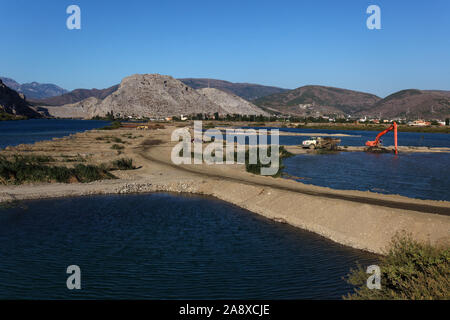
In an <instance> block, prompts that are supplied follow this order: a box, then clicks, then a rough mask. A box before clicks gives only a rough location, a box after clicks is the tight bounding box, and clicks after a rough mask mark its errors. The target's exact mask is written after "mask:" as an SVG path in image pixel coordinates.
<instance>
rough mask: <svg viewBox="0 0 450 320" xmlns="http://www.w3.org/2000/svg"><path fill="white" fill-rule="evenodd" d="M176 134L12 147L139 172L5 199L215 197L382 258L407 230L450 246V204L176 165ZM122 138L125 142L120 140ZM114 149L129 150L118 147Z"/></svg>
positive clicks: (6, 189)
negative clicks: (125, 163) (127, 161)
mask: <svg viewBox="0 0 450 320" xmlns="http://www.w3.org/2000/svg"><path fill="white" fill-rule="evenodd" d="M174 129H175V127H174V126H172V127H166V128H163V129H157V130H150V131H136V130H134V129H126V128H122V129H118V130H111V131H108V132H105V131H100V130H91V131H88V132H84V133H78V134H75V135H72V136H69V137H65V138H60V139H54V140H53V141H45V142H38V143H35V144H33V145H20V146H17V147H8V148H6V150H3V151H1V153H0V154H1V155H5V156H8V155H13V154H17V153H19V154H40V155H49V156H52V157H54V158H57V159H58V161H61V162H62V161H64V159H65V156H75V155H79V156H80V157H82V158H83V159H84V161H85V162H86V163H89V164H100V163H103V162H104V161H105V160H108V161H114V160H117V159H120V158H123V157H127V158H131V159H133V162H134V163H135V165H136V166H138V167H140V168H139V169H137V170H129V171H114V172H113V174H114V175H115V176H117V177H118V178H119V179H117V180H108V181H97V182H92V183H87V184H79V183H74V184H28V185H19V186H12V185H6V186H5V185H3V186H0V202H5V201H14V200H24V199H42V198H54V197H65V196H83V195H92V194H114V193H119V194H124V193H145V192H157V191H168V192H188V193H195V194H203V195H208V196H213V197H216V198H219V199H221V200H224V201H227V202H230V203H233V204H235V205H237V206H240V207H242V208H245V209H248V210H250V211H252V212H255V213H258V214H261V215H263V216H265V217H268V218H270V219H273V220H275V221H279V222H284V223H289V224H291V225H293V226H296V227H299V228H302V229H306V230H309V231H312V232H315V233H317V234H320V235H322V236H324V237H327V238H329V239H331V240H333V241H335V242H338V243H341V244H344V245H348V246H351V247H354V248H358V249H363V250H367V251H370V252H374V253H383V250H384V249H385V248H386V247H387V246H388V244H389V241H390V240H391V238H392V237H393V235H395V234H396V233H397V232H399V231H403V230H404V231H407V232H410V233H411V234H412V235H413V236H414V238H415V239H417V240H420V241H425V242H429V243H431V244H439V245H441V244H443V245H449V244H450V236H449V232H448V231H449V230H450V203H449V202H445V201H431V200H417V199H410V198H406V197H402V196H397V195H381V194H377V193H372V192H361V191H342V190H332V189H329V188H323V187H316V186H311V185H305V184H302V183H299V182H296V181H291V180H287V179H275V178H272V177H263V176H256V175H253V174H250V173H247V172H245V168H244V166H243V165H237V164H234V165H209V166H208V165H182V166H177V165H174V164H173V163H172V162H171V159H170V153H171V150H172V148H173V146H174V145H175V143H174V142H171V141H170V136H171V133H172V131H173V130H174ZM105 137H107V139H105ZM117 139H120V140H121V141H122V142H123V143H120V142H117V143H114V142H113V141H116V140H117ZM108 142H109V143H108ZM114 144H117V145H120V146H122V147H123V148H121V149H120V150H117V149H114V148H112V146H113V145H114ZM67 165H73V163H67Z"/></svg>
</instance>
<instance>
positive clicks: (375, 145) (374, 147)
mask: <svg viewBox="0 0 450 320" xmlns="http://www.w3.org/2000/svg"><path fill="white" fill-rule="evenodd" d="M392 130H394V144H395V154H398V149H397V123H396V122H394V123H393V124H392V125H391V126H390V127H389V128H387V129H386V130H383V131H381V132H380V133H379V134H378V135H377V137H376V138H375V140H374V141H367V142H366V146H367V147H368V148H367V149H366V150H367V151H370V152H380V151H383V150H385V149H383V148H381V140H380V138H381V137H382V136H384V135H385V134H386V133H388V132H389V131H392Z"/></svg>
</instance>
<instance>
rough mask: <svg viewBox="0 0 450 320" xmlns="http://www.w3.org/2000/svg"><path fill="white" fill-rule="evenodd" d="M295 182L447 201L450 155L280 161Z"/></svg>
mask: <svg viewBox="0 0 450 320" xmlns="http://www.w3.org/2000/svg"><path fill="white" fill-rule="evenodd" d="M283 163H284V165H285V169H284V172H286V173H288V174H290V175H293V176H296V177H301V178H302V179H300V180H299V181H301V182H303V183H307V184H314V185H319V186H324V187H330V188H334V189H347V190H363V191H366V190H370V191H374V192H378V193H387V194H400V195H404V196H407V197H411V198H419V199H434V200H447V201H450V178H449V177H450V154H448V153H400V154H399V155H398V156H395V155H394V154H390V153H388V154H373V153H366V152H338V153H329V154H305V155H297V156H294V157H292V158H288V159H284V160H283Z"/></svg>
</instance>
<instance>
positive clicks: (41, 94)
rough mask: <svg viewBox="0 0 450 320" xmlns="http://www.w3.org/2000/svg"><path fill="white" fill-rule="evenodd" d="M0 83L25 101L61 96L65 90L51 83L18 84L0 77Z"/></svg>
mask: <svg viewBox="0 0 450 320" xmlns="http://www.w3.org/2000/svg"><path fill="white" fill-rule="evenodd" d="M0 79H1V80H2V82H3V83H4V84H5V85H6V86H7V87H9V88H11V89H13V90H15V91H17V92H19V93H22V94H23V95H25V97H27V99H44V98H49V97H55V96H59V95H62V94H64V93H66V92H67V90H65V89H63V88H61V87H58V86H57V85H55V84H51V83H38V82H31V83H24V84H20V83H18V82H16V81H15V80H13V79H10V78H4V77H0Z"/></svg>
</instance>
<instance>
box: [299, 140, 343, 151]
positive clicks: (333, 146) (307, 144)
mask: <svg viewBox="0 0 450 320" xmlns="http://www.w3.org/2000/svg"><path fill="white" fill-rule="evenodd" d="M340 142H341V139H336V138H330V137H311V138H310V139H308V140H304V141H303V142H302V147H303V148H309V149H328V150H338V144H339V143H340Z"/></svg>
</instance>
